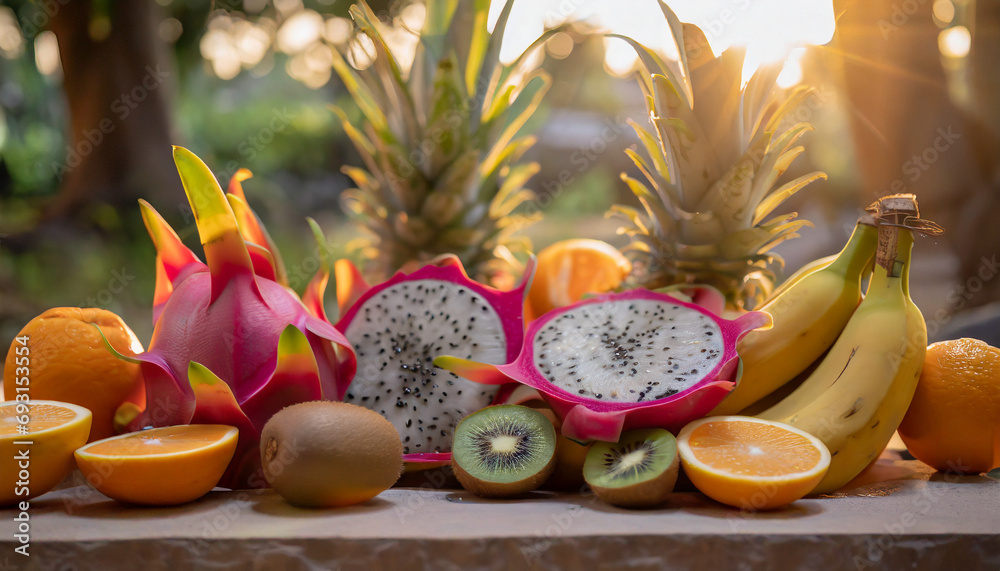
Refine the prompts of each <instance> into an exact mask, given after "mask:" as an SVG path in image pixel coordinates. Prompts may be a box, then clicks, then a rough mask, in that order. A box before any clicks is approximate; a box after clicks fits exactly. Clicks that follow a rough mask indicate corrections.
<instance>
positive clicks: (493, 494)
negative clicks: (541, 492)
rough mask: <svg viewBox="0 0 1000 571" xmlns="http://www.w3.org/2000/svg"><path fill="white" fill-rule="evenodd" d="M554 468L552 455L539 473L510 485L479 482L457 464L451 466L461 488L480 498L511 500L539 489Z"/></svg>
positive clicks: (554, 463) (554, 462) (554, 461)
mask: <svg viewBox="0 0 1000 571" xmlns="http://www.w3.org/2000/svg"><path fill="white" fill-rule="evenodd" d="M555 466H556V457H555V454H553V455H552V459H551V460H549V463H548V464H546V465H545V468H543V469H542V470H541V471H539V472H536V473H535V474H534V475H532V476H530V477H528V478H525V479H523V480H519V481H517V482H510V483H499V482H488V481H486V480H480V479H479V478H477V477H475V476H473V475H472V474H469V473H468V472H466V471H465V470H463V469H462V467H461V466H459V465H458V464H453V465H452V468H453V469H454V471H455V477H456V478H458V482H459V483H460V484H462V487H463V488H465V489H466V490H469V491H470V492H472V493H473V494H476V495H477V496H479V497H481V498H513V497H517V496H523V495H524V494H527V493H528V492H531V491H534V490H537V489H538V488H540V487H541V485H542V484H544V483H545V481H546V480H548V479H549V476H551V475H552V470H553V469H554V468H555Z"/></svg>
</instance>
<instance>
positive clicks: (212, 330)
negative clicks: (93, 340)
mask: <svg viewBox="0 0 1000 571" xmlns="http://www.w3.org/2000/svg"><path fill="white" fill-rule="evenodd" d="M173 155H174V162H175V163H176V165H177V170H178V173H179V174H180V178H181V182H182V183H183V186H184V191H185V193H186V194H187V198H188V201H189V203H190V205H191V208H192V210H193V213H194V217H195V221H196V224H197V227H198V234H199V237H200V239H201V243H202V245H203V246H204V250H205V258H206V261H207V263H202V262H201V261H200V260H199V259H198V257H197V256H196V255H195V254H194V253H193V252H192V251H191V250H190V249H188V248H187V247H186V246H185V245H184V244H183V243H182V242H181V240H180V238H179V237H178V236H177V234H176V233H175V232H174V231H173V229H172V228H170V226H169V225H168V224H167V223H166V221H165V220H163V218H162V217H160V215H159V214H158V213H157V212H156V211H155V210H154V209H153V208H152V207H151V206H150V205H149V204H148V203H146V202H145V201H140V206H141V208H142V216H143V221H144V222H145V224H146V228H147V230H148V231H149V235H150V237H151V238H152V240H153V243H154V245H155V246H156V250H157V255H156V276H157V278H156V290H155V294H154V304H153V322H154V329H153V337H152V340H151V341H150V343H149V350H148V351H146V352H145V353H141V354H139V355H137V356H135V358H134V360H135V361H136V362H139V363H140V364H141V368H142V373H143V377H144V381H145V386H146V408H145V409H143V410H138V409H135V408H133V409H131V410H129V409H128V408H125V409H119V415H118V418H119V422H120V423H121V424H122V425H124V427H125V429H127V430H140V429H142V428H145V427H158V426H168V425H177V424H189V423H195V424H228V425H232V426H236V427H237V428H239V431H240V436H239V444H238V446H237V450H236V453H235V455H234V457H233V460H232V462H231V463H230V465H229V467H228V469H227V471H226V474H225V475H224V476H223V478H222V481H221V482H220V483H219V485H220V486H223V487H229V488H248V487H249V488H259V487H266V486H267V483H266V481H265V480H264V478H263V477H262V473H261V472H260V452H259V439H260V431H261V429H262V428H263V427H264V424H265V423H266V422H267V421H268V419H270V418H271V416H272V415H273V414H274V413H276V412H278V411H279V410H281V409H282V408H284V407H285V406H288V405H291V404H295V403H298V402H304V401H310V400H318V399H326V400H334V399H336V398H337V397H338V394H337V391H338V387H340V386H344V385H346V384H347V383H349V382H350V380H351V378H352V377H353V376H354V371H355V368H356V362H355V358H354V353H353V351H352V350H351V346H350V343H348V341H347V339H346V338H345V337H344V336H343V335H342V334H341V333H340V332H339V331H337V330H336V329H335V328H334V327H333V325H332V324H331V323H330V322H329V321H327V319H326V317H325V314H324V313H323V305H322V299H323V290H324V288H325V287H326V283H327V280H328V278H329V272H328V271H326V270H325V269H324V268H321V269H320V271H319V272H317V274H316V276H315V277H314V278H313V280H312V281H311V282H310V283H309V284H308V286H307V287H306V292H305V294H304V298H305V302H303V301H302V300H301V299H300V298H299V296H298V295H296V293H295V292H294V291H293V290H292V289H290V288H289V287H288V285H287V280H286V277H285V273H284V268H283V265H282V263H281V257H280V255H279V253H278V251H277V250H276V249H275V247H274V244H273V242H272V241H271V239H270V237H269V236H268V235H267V232H266V231H265V230H264V228H263V226H262V225H261V224H260V222H259V220H258V219H257V217H256V215H255V214H254V213H253V211H252V210H250V208H249V207H248V206H247V204H246V200H245V197H244V195H243V191H242V187H241V185H240V181H242V180H244V179H245V178H247V177H248V176H249V171H245V170H242V169H241V170H240V171H239V172H238V173H237V174H236V175H235V176H234V177H233V180H232V181H231V184H230V187H229V193H228V195H227V194H224V193H223V191H222V189H221V187H220V186H219V184H218V182H217V181H216V179H215V177H214V175H213V174H212V173H211V171H210V170H209V169H208V167H207V166H206V165H205V163H203V162H202V161H201V160H200V159H199V158H198V157H197V156H195V155H194V154H193V153H191V152H190V151H188V150H187V149H184V148H181V147H174V151H173ZM119 356H120V355H119ZM122 358H125V357H122Z"/></svg>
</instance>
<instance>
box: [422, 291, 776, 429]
mask: <svg viewBox="0 0 1000 571" xmlns="http://www.w3.org/2000/svg"><path fill="white" fill-rule="evenodd" d="M770 323H771V317H770V315H768V314H766V313H762V312H759V311H751V312H749V313H745V314H743V315H741V316H740V317H738V318H736V319H735V320H732V321H729V320H725V319H722V318H721V317H719V316H717V315H715V314H714V313H712V312H710V311H708V310H706V309H704V308H702V307H700V306H698V305H694V304H691V303H686V302H683V301H680V300H678V299H676V298H674V297H671V296H669V295H666V294H661V293H656V292H652V291H649V290H645V289H634V290H629V291H626V292H623V293H614V294H606V295H601V296H597V297H594V298H591V299H586V300H583V301H580V302H578V303H576V304H574V305H570V306H567V307H564V308H560V309H556V310H553V311H551V312H549V313H547V314H545V315H543V316H542V317H540V318H539V319H537V320H535V321H533V322H532V323H531V325H530V326H529V328H528V332H527V334H526V335H525V343H524V347H523V348H522V349H521V352H520V354H519V355H518V357H517V359H516V360H514V361H513V362H511V363H509V364H506V365H501V366H493V365H487V364H483V363H476V362H473V361H471V360H468V359H463V358H460V357H442V358H438V359H436V360H435V361H434V363H435V365H437V366H439V367H442V368H444V369H447V370H450V371H452V372H454V373H457V374H459V375H460V376H462V377H465V378H467V379H470V380H473V381H476V382H480V383H484V384H497V383H505V382H509V381H510V380H515V381H518V382H520V383H523V384H525V385H528V386H530V387H532V388H534V389H536V390H537V391H538V392H539V393H540V394H541V396H542V398H543V399H545V401H546V402H547V403H548V404H549V406H551V407H552V409H553V411H554V412H555V413H556V414H557V415H558V416H559V417H560V418H561V419H562V423H563V424H562V431H563V434H564V435H565V436H567V437H569V438H572V439H574V440H580V441H589V440H605V441H609V442H615V441H617V440H618V438H619V435H620V434H621V432H622V430H627V429H631V428H646V427H659V428H666V429H668V430H671V431H674V432H676V431H677V430H680V428H681V427H682V426H684V425H685V424H687V423H688V422H690V421H691V420H694V419H696V418H699V417H702V416H704V415H705V414H707V413H708V412H709V411H710V410H711V409H712V407H714V406H715V405H716V404H718V403H719V402H720V401H721V400H722V399H723V398H724V397H725V396H726V395H727V394H728V393H729V391H730V390H732V388H733V386H735V384H736V380H737V379H738V377H739V357H738V355H737V354H736V342H737V340H739V338H740V337H742V336H743V335H745V334H746V333H748V332H749V331H751V330H753V329H757V328H759V327H764V326H769V325H770Z"/></svg>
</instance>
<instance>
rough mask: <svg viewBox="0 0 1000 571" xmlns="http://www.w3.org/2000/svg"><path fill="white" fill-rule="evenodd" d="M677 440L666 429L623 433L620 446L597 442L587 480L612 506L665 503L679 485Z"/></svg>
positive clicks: (585, 469) (589, 454)
mask: <svg viewBox="0 0 1000 571" xmlns="http://www.w3.org/2000/svg"><path fill="white" fill-rule="evenodd" d="M678 469H679V463H678V458H677V440H676V439H675V438H674V435H673V434H670V432H668V431H666V430H663V429H662V428H640V429H635V430H628V431H625V432H623V433H622V435H621V438H620V439H619V440H618V442H595V443H594V444H593V445H592V446H591V447H590V451H589V452H587V458H586V460H584V462H583V478H584V480H586V481H587V483H588V484H589V485H590V488H591V489H592V490H594V493H595V494H597V497H598V498H600V499H601V500H602V501H605V502H607V503H609V504H611V505H615V506H620V507H625V508H645V507H652V506H655V505H658V504H661V503H663V501H664V500H666V499H667V495H669V494H670V492H672V491H673V489H674V485H675V484H676V483H677V472H678Z"/></svg>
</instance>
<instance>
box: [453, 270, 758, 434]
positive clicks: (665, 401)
mask: <svg viewBox="0 0 1000 571" xmlns="http://www.w3.org/2000/svg"><path fill="white" fill-rule="evenodd" d="M627 300H653V301H657V302H662V303H664V304H670V305H678V306H682V307H685V308H688V309H690V310H693V311H697V312H699V313H701V314H703V315H704V316H706V317H707V318H709V319H711V320H712V321H714V322H715V323H716V324H717V325H718V327H719V330H720V331H721V334H722V337H723V343H722V346H723V353H722V356H721V359H719V361H718V363H717V364H716V365H715V367H714V368H713V369H712V370H711V371H709V372H708V374H706V375H704V376H703V377H702V379H701V380H700V381H699V382H697V383H696V384H694V385H693V386H690V387H689V388H687V389H685V390H682V391H680V392H677V393H675V394H672V395H670V396H667V397H665V398H660V399H658V400H650V401H645V402H612V401H607V400H598V399H595V398H590V397H587V396H581V395H579V394H574V393H571V392H569V391H567V390H564V389H563V388H560V387H558V386H556V385H554V384H553V383H551V382H550V381H549V380H548V379H547V378H546V377H545V375H544V374H542V372H541V371H539V370H538V368H537V367H536V365H535V354H534V352H535V348H534V340H535V338H536V336H537V335H538V334H539V332H540V331H542V330H543V329H544V328H545V327H546V326H547V325H548V324H549V323H550V322H551V321H552V320H554V319H557V318H558V317H559V316H560V315H563V314H566V313H569V312H573V311H574V310H576V309H578V308H581V307H583V306H587V305H594V304H601V303H604V302H608V301H627ZM770 323H771V318H770V315H768V314H766V313H763V312H759V311H751V312H748V313H745V314H743V315H741V316H739V317H737V318H736V319H734V320H731V321H730V320H726V319H722V318H721V317H719V316H717V315H715V314H714V313H712V312H710V311H707V310H706V309H704V308H702V307H700V306H698V305H695V304H691V303H686V302H684V301H681V300H678V299H676V298H674V297H671V296H668V295H666V294H661V293H657V292H652V291H649V290H645V289H633V290H628V291H625V292H622V293H612V294H604V295H600V296H596V297H593V298H589V299H585V300H583V301H580V302H578V303H576V304H573V305H570V306H567V307H563V308H559V309H556V310H553V311H550V312H549V313H546V314H545V315H543V316H542V317H540V318H538V319H536V320H535V321H533V322H532V323H531V324H530V325H529V327H528V331H527V333H526V334H525V343H524V346H523V347H522V349H521V352H520V354H519V355H518V357H517V359H515V360H514V361H513V362H510V363H508V364H505V365H500V366H492V365H487V364H483V363H476V362H473V361H468V360H464V359H458V358H454V357H441V358H438V359H436V360H435V362H434V364H435V365H437V366H439V367H442V368H444V369H447V370H450V371H452V372H454V373H456V374H458V375H460V376H462V377H465V378H467V379H469V380H473V381H476V382H480V383H484V384H497V383H505V382H509V381H510V380H515V381H517V382H520V383H523V384H524V385H526V386H529V387H532V388H534V389H535V390H537V391H538V393H539V394H540V395H541V397H542V398H543V399H544V400H545V401H546V403H547V404H548V405H549V406H550V407H552V410H553V412H555V413H556V415H557V416H559V417H560V419H561V420H562V432H563V434H564V435H565V436H567V437H569V438H572V439H574V440H578V441H581V442H586V441H591V440H603V441H608V442H616V441H617V440H618V439H619V437H620V435H621V432H622V431H623V430H629V429H632V428H650V427H657V428H666V429H668V430H670V431H672V432H675V433H676V432H677V431H679V430H680V429H681V428H682V427H683V426H684V425H685V424H687V423H688V422H690V421H692V420H694V419H697V418H701V417H703V416H705V415H706V414H708V412H709V411H711V410H712V408H713V407H714V406H715V405H716V404H718V403H719V402H721V401H722V399H723V398H725V396H726V395H727V394H729V391H731V390H732V388H733V387H734V386H735V385H736V381H737V380H738V378H739V374H740V360H739V356H738V355H737V354H736V342H737V341H738V340H739V339H740V338H741V337H742V336H743V335H745V334H746V333H748V332H750V331H751V330H753V329H757V328H759V327H769V326H770ZM593 349H594V350H596V347H595V348H593ZM590 350H592V348H591V347H589V346H587V345H585V344H583V345H581V346H580V351H590Z"/></svg>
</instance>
